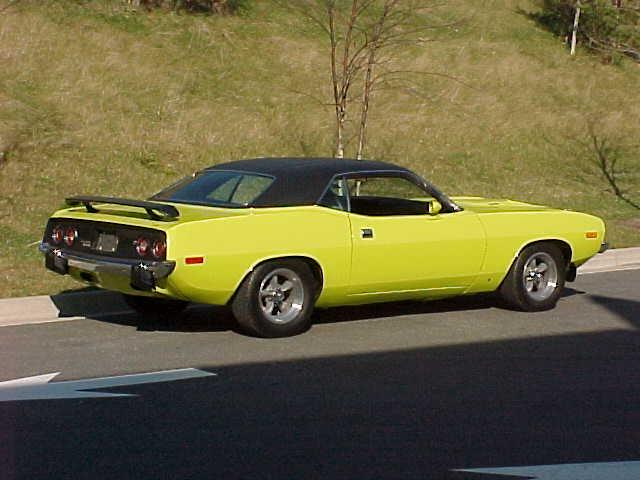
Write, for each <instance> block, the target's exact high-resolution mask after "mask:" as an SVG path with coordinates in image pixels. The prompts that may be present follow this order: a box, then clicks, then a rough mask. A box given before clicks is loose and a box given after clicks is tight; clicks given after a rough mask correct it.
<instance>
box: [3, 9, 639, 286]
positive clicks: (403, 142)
mask: <svg viewBox="0 0 640 480" xmlns="http://www.w3.org/2000/svg"><path fill="white" fill-rule="evenodd" d="M123 3H124V2H115V1H114V2H107V1H105V0H103V1H98V0H96V1H84V2H71V1H49V0H38V1H35V0H33V1H29V0H23V1H22V2H19V3H18V4H16V5H15V6H14V7H11V8H9V9H7V10H5V11H4V12H2V13H0V66H1V68H0V152H2V153H0V297H6V296H16V295H28V294H40V293H54V292H57V291H59V290H60V289H63V288H70V287H75V286H77V284H75V283H73V282H71V281H63V279H62V278H60V277H58V276H55V275H54V274H51V273H49V272H45V270H44V267H43V266H42V259H41V257H40V255H39V254H38V253H37V252H36V247H35V245H36V243H37V241H38V240H40V237H41V231H42V228H43V225H44V223H45V221H46V218H47V216H48V215H49V214H50V213H51V212H52V211H53V210H55V209H56V208H57V207H58V206H60V205H61V204H62V202H63V199H64V197H65V196H70V195H73V194H88V193H91V194H102V195H113V196H127V197H139V198H143V197H146V196H148V195H150V194H151V193H153V192H154V191H156V190H158V189H159V188H160V187H161V186H163V185H166V184H167V183H168V182H170V181H171V180H173V179H176V178H178V177H181V176H183V175H185V174H187V173H189V172H191V171H193V170H195V169H198V168H201V167H204V166H206V165H211V164H215V163H218V162H221V161H225V160H229V159H237V158H243V157H252V156H285V155H298V156H304V155H323V156H324V155H331V153H332V134H333V122H332V120H333V118H332V111H331V108H330V107H327V106H326V105H325V106H323V105H322V104H320V103H319V102H318V101H316V100H314V97H315V98H322V99H324V100H325V101H326V102H328V101H329V98H330V97H329V95H330V93H329V79H328V68H327V63H328V55H327V45H326V44H325V42H324V39H323V37H322V36H321V35H320V34H319V33H318V32H316V31H315V30H314V29H313V28H312V26H311V25H310V24H309V23H308V22H305V21H304V20H303V19H301V18H299V17H296V16H294V15H292V14H291V13H289V12H286V11H283V10H282V9H280V8H278V7H277V6H276V5H275V3H273V2H272V1H271V0H260V1H255V2H253V3H254V6H253V7H252V8H251V9H250V10H248V11H246V12H244V13H242V14H241V15H239V16H235V17H217V16H203V15H187V14H175V13H170V12H162V11H158V12H153V13H135V12H131V11H127V10H126V9H125V8H124V6H123ZM426 3H429V2H427V1H426V0H425V4H426ZM532 11H534V8H533V6H532V3H531V2H529V1H527V0H520V1H518V0H502V1H499V0H495V1H491V0H484V1H472V0H458V1H455V2H446V6H445V7H441V8H439V9H438V10H436V15H438V16H439V17H440V18H441V19H451V18H455V19H460V20H463V21H462V22H461V23H459V24H457V26H455V27H450V28H443V29H436V30H433V31H431V32H430V33H429V36H430V38H429V39H430V41H429V42H427V43H426V44H424V45H423V46H421V47H420V48H417V47H414V48H411V49H409V50H408V51H407V52H406V54H405V55H404V57H403V60H402V61H403V62H404V64H405V66H406V67H408V69H411V70H419V71H424V72H439V73H446V74H447V75H450V76H454V77H456V78H459V79H461V80H463V81H464V83H465V84H466V85H469V86H464V85H462V84H461V83H458V82H453V81H451V80H450V79H448V78H446V77H442V76H436V75H420V76H418V77H417V78H416V79H414V84H415V85H414V87H413V90H414V91H415V92H418V94H417V95H416V94H411V92H407V91H381V92H379V94H378V96H377V97H376V98H375V99H374V103H373V106H372V111H371V120H370V131H369V141H370V143H369V145H368V148H367V156H368V157H371V158H377V159H384V160H388V161H392V162H396V163H399V164H402V165H405V166H408V167H410V168H413V169H414V170H415V171H417V172H418V173H420V174H423V175H425V176H426V177H428V178H429V179H430V180H431V181H432V182H434V183H435V184H437V185H439V186H440V187H441V188H442V189H444V190H445V191H447V192H449V193H450V194H460V193H465V194H475V195H482V196H497V197H509V198H513V199H517V200H524V201H530V202H534V203H543V204H550V205H553V206H557V207H562V208H571V209H577V210H582V211H586V212H591V213H594V214H596V215H599V216H602V217H603V218H605V220H606V222H607V227H608V237H609V240H610V242H611V243H612V244H613V245H614V246H618V247H623V246H631V245H640V211H639V210H638V209H635V208H633V207H631V206H630V205H628V204H627V203H625V202H623V201H622V200H620V199H618V198H617V197H616V196H614V195H613V194H612V193H611V191H610V189H609V188H608V185H607V183H606V181H605V180H604V178H603V177H602V175H601V174H600V173H599V171H598V169H597V167H596V165H595V164H594V160H595V157H594V154H593V152H591V151H590V150H589V149H588V148H587V147H585V146H583V145H581V143H580V142H581V141H583V140H585V139H586V136H585V134H586V131H587V128H586V125H587V123H588V122H592V123H593V124H594V125H595V127H594V128H595V129H596V130H597V132H598V134H599V135H600V136H602V137H603V138H606V139H607V140H608V142H609V144H610V145H612V146H614V147H616V148H618V150H619V158H620V159H619V162H618V166H619V168H620V169H621V170H623V173H622V175H621V177H620V179H621V182H622V183H623V185H622V186H623V187H624V188H626V189H627V191H628V193H629V195H630V196H631V197H635V201H636V202H640V155H639V154H638V152H640V147H636V151H635V152H634V151H633V149H632V147H629V145H630V144H632V143H633V141H635V142H636V144H637V143H638V140H637V139H638V133H639V130H640V129H639V126H640V102H638V99H639V95H640V94H639V92H640V68H639V67H638V65H636V64H633V63H631V62H627V61H623V62H622V63H620V64H617V65H605V64H602V63H601V62H600V61H599V59H598V58H597V57H594V56H591V55H588V54H586V53H583V52H580V54H579V55H578V56H577V57H576V58H570V57H569V56H568V54H567V52H566V50H565V48H564V47H563V44H562V40H561V39H559V38H557V37H555V36H554V35H552V34H551V33H549V32H547V31H546V30H544V29H543V28H541V27H540V26H538V25H537V24H536V23H535V22H534V21H533V20H532V19H531V18H530V16H528V15H527V12H532ZM301 92H303V93H301Z"/></svg>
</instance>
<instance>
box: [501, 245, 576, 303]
mask: <svg viewBox="0 0 640 480" xmlns="http://www.w3.org/2000/svg"><path fill="white" fill-rule="evenodd" d="M565 267H566V266H565V260H564V257H563V255H562V252H561V251H560V249H559V248H558V247H557V246H556V245H554V244H551V243H539V244H534V245H529V246H528V247H526V248H525V249H524V250H522V252H520V255H518V258H517V259H516V260H515V262H513V265H512V266H511V269H510V270H509V273H508V274H507V276H506V278H505V279H504V281H503V282H502V285H501V286H500V289H499V292H500V295H501V296H502V298H503V299H504V300H505V302H506V303H507V304H508V305H509V306H511V307H513V308H516V309H518V310H523V311H526V312H537V311H543V310H549V309H551V308H553V307H555V305H556V303H557V301H558V298H560V295H561V294H562V289H563V288H564V282H565V276H566V268H565Z"/></svg>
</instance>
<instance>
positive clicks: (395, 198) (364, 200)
mask: <svg viewBox="0 0 640 480" xmlns="http://www.w3.org/2000/svg"><path fill="white" fill-rule="evenodd" d="M347 186H348V190H349V203H350V205H351V211H352V212H353V213H357V214H360V215H369V216H387V215H426V214H428V213H429V202H430V201H431V200H432V198H431V197H429V195H428V193H427V192H425V191H424V190H423V189H422V188H420V187H419V186H417V185H416V184H414V183H413V182H410V181H409V180H407V179H406V178H402V177H393V176H379V177H370V176H363V177H355V178H350V179H349V180H348V181H347Z"/></svg>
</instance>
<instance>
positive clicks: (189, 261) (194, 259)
mask: <svg viewBox="0 0 640 480" xmlns="http://www.w3.org/2000/svg"><path fill="white" fill-rule="evenodd" d="M184 263H186V264H187V265H197V264H198V263H204V257H187V258H185V259H184Z"/></svg>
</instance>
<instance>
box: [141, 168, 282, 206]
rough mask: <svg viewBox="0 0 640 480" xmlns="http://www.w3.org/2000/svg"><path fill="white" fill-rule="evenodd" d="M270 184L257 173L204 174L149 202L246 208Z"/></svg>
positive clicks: (221, 172) (218, 171) (214, 172)
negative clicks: (162, 201) (159, 201)
mask: <svg viewBox="0 0 640 480" xmlns="http://www.w3.org/2000/svg"><path fill="white" fill-rule="evenodd" d="M273 180H274V179H273V178H272V177H268V176H265V175H260V174H257V173H248V172H230V171H223V170H217V171H215V170H207V171H203V172H199V173H198V174H196V175H195V176H193V177H188V178H185V179H184V180H181V181H180V182H178V183H176V184H174V185H172V186H170V187H169V188H166V189H165V190H162V191H161V192H159V193H157V194H155V195H154V196H153V197H151V199H152V200H164V201H167V202H176V203H190V204H195V205H209V206H213V207H246V206H249V205H251V203H252V202H253V201H254V200H255V199H256V198H258V197H259V196H260V195H261V194H262V193H263V192H264V191H265V190H266V189H267V188H268V187H269V186H270V185H271V184H272V183H273Z"/></svg>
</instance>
